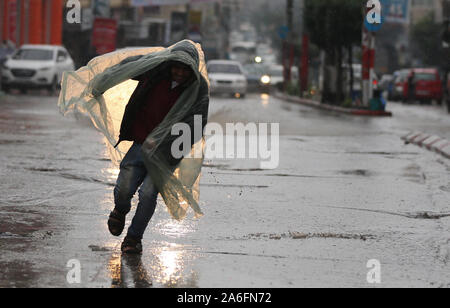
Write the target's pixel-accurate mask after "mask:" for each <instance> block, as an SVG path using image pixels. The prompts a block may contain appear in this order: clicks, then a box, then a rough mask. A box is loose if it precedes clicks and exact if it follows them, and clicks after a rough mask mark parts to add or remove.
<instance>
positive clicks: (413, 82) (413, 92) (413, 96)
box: [408, 71, 416, 103]
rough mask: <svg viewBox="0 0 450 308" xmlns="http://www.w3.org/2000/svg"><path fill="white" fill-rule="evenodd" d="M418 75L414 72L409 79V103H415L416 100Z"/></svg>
mask: <svg viewBox="0 0 450 308" xmlns="http://www.w3.org/2000/svg"><path fill="white" fill-rule="evenodd" d="M415 79H416V75H415V73H414V71H412V72H411V74H410V75H409V77H408V102H409V103H413V102H415V100H416V80H415Z"/></svg>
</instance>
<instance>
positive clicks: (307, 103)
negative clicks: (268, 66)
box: [273, 92, 392, 117]
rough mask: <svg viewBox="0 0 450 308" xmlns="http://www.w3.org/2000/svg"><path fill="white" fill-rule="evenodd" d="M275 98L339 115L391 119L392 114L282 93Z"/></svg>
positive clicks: (276, 94) (275, 95)
mask: <svg viewBox="0 0 450 308" xmlns="http://www.w3.org/2000/svg"><path fill="white" fill-rule="evenodd" d="M273 96H274V97H276V98H279V99H282V100H284V101H288V102H292V103H296V104H301V105H305V106H309V107H313V108H317V109H322V110H327V111H335V112H340V113H345V114H349V115H354V116H370V117H392V112H390V111H375V110H366V109H354V108H343V107H338V106H332V105H326V104H321V103H319V102H317V101H314V100H311V99H306V98H299V97H296V96H290V95H286V94H282V93H279V92H278V93H275V94H274V95H273Z"/></svg>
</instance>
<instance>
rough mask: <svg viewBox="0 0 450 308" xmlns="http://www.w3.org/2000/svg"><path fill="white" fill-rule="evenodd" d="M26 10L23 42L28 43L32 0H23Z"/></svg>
mask: <svg viewBox="0 0 450 308" xmlns="http://www.w3.org/2000/svg"><path fill="white" fill-rule="evenodd" d="M23 1H24V3H23V5H24V7H23V9H24V12H23V17H24V20H23V27H24V29H23V43H24V44H28V43H29V42H30V0H23Z"/></svg>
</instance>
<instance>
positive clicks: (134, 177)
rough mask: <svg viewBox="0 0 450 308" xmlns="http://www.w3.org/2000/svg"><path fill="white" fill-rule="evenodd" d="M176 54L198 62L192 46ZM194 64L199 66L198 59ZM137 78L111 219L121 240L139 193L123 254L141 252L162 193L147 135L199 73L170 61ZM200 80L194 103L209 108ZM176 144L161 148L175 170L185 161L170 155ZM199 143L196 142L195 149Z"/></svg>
mask: <svg viewBox="0 0 450 308" xmlns="http://www.w3.org/2000/svg"><path fill="white" fill-rule="evenodd" d="M177 50H178V51H183V52H185V53H187V54H189V56H191V57H194V58H195V57H197V58H198V54H197V51H196V50H195V48H189V45H184V46H181V47H179V48H178V49H177V48H174V49H173V51H177ZM126 61H127V60H125V61H124V62H126ZM196 61H197V62H198V59H196ZM122 64H123V63H122ZM135 79H136V80H138V81H139V84H138V86H137V88H136V90H135V91H134V93H133V95H132V96H131V98H130V100H129V103H128V105H127V107H126V109H125V114H124V116H123V120H122V124H121V130H120V138H119V142H118V144H119V143H120V142H122V141H132V142H133V145H132V147H131V148H130V150H129V151H128V152H127V154H126V155H125V157H124V159H123V160H122V162H121V164H120V173H119V176H118V179H117V183H116V186H115V188H114V202H115V208H114V210H113V211H112V212H111V214H110V217H109V220H108V228H109V231H110V232H111V234H112V235H114V236H119V235H121V234H122V232H123V229H124V226H125V217H126V215H127V214H128V213H129V212H130V209H131V200H132V198H133V196H134V194H135V193H136V191H138V195H139V203H138V205H137V209H136V213H135V215H134V218H133V220H132V222H131V225H130V227H129V228H128V232H127V235H126V237H125V239H124V241H123V243H122V246H121V249H122V252H123V253H141V252H142V237H143V235H144V232H145V229H146V227H147V225H148V223H149V221H150V219H151V218H152V216H153V214H154V212H155V208H156V204H157V196H158V193H159V191H158V187H157V186H156V185H155V183H154V181H153V180H152V177H151V176H150V174H149V172H148V170H147V167H146V165H145V163H144V157H143V155H144V154H143V148H147V150H149V149H150V150H151V148H153V147H155V146H156V141H155V140H153V139H151V138H148V136H149V135H150V134H151V133H152V132H153V131H154V130H155V128H157V127H158V126H159V125H160V123H161V122H162V121H163V120H164V119H165V117H166V116H167V114H168V113H169V112H170V110H171V109H172V107H173V106H174V105H175V104H176V103H177V101H178V99H179V98H180V96H181V95H182V94H183V92H184V91H185V90H186V89H187V88H188V87H189V86H190V85H191V84H192V83H193V82H194V81H195V74H194V72H193V70H192V67H190V66H189V65H188V64H186V63H183V62H180V61H166V62H163V63H162V64H160V65H159V66H157V67H156V68H154V69H152V70H150V71H148V72H145V73H144V74H142V75H140V76H138V77H136V78H135ZM201 79H202V80H201V86H200V91H199V92H198V96H197V98H196V100H197V101H198V102H202V105H203V106H205V101H206V100H207V101H208V102H209V91H208V86H207V84H206V81H205V80H204V78H203V77H201ZM207 113H208V109H207V105H206V108H204V107H203V110H202V112H201V116H202V119H203V123H202V125H203V127H204V125H206V120H207ZM193 116H194V114H190V115H189V116H188V117H186V118H185V119H184V120H183V121H182V122H184V123H187V124H189V126H190V127H191V129H192V131H193V120H192V119H193ZM191 135H192V134H191ZM174 139H176V136H169V137H168V138H166V140H165V141H164V142H163V144H162V145H161V147H162V148H163V149H162V151H161V152H162V153H164V155H163V156H164V157H165V159H166V160H167V162H168V165H169V166H170V167H171V168H172V170H174V169H175V168H176V166H177V165H178V163H179V162H180V161H181V159H180V158H175V157H174V156H173V155H172V153H171V143H172V141H173V140H174ZM197 141H198V140H194V139H192V144H194V143H195V142H197ZM116 146H117V145H116ZM138 189H139V190H138Z"/></svg>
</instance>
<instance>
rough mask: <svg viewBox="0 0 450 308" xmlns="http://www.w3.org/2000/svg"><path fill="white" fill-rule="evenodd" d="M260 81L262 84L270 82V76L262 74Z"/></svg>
mask: <svg viewBox="0 0 450 308" xmlns="http://www.w3.org/2000/svg"><path fill="white" fill-rule="evenodd" d="M261 82H262V83H263V84H269V83H270V76H268V75H264V76H262V77H261Z"/></svg>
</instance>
